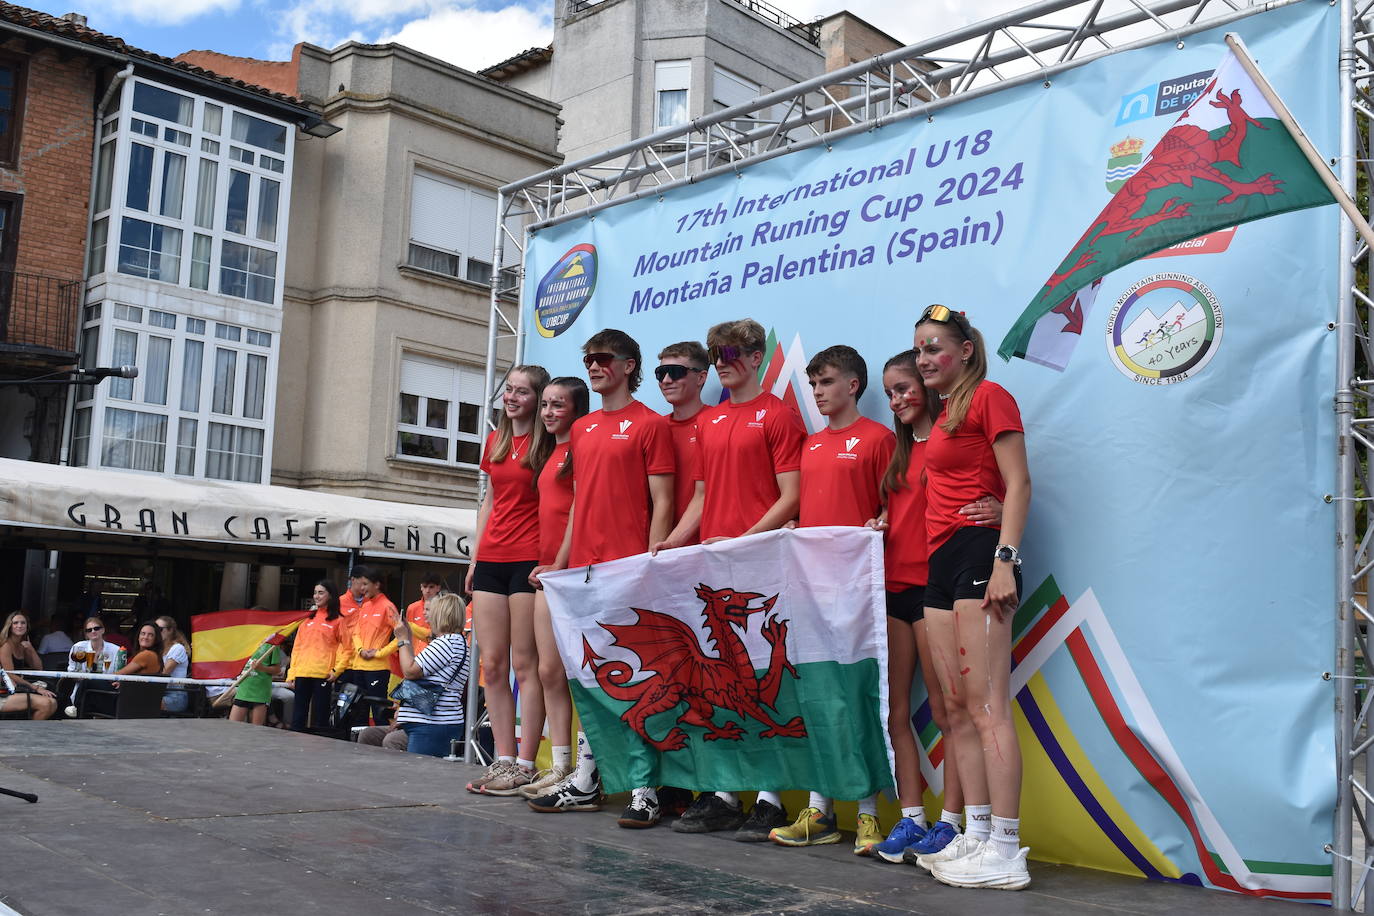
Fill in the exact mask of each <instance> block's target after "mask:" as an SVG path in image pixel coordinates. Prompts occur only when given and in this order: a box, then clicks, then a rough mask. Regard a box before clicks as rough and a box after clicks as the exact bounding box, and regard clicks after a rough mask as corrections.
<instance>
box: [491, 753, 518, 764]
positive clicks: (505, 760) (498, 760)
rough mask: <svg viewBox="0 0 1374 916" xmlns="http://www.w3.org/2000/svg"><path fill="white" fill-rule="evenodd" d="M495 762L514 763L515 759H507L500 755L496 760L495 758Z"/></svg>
mask: <svg viewBox="0 0 1374 916" xmlns="http://www.w3.org/2000/svg"><path fill="white" fill-rule="evenodd" d="M496 762H497V763H515V758H514V757H507V756H506V755H505V754H502V755H501V756H500V757H497V758H496Z"/></svg>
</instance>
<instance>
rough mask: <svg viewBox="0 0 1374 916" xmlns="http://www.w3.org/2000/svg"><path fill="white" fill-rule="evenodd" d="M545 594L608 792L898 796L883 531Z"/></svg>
mask: <svg viewBox="0 0 1374 916" xmlns="http://www.w3.org/2000/svg"><path fill="white" fill-rule="evenodd" d="M543 583H544V591H545V593H546V595H547V596H548V600H549V609H550V611H551V616H552V618H553V624H554V632H555V634H556V636H557V638H558V645H559V649H560V651H561V653H562V655H563V664H564V665H565V666H566V668H567V671H568V680H569V684H570V686H571V688H572V694H573V699H574V701H575V702H576V704H577V712H578V716H579V717H580V718H581V720H582V724H583V727H584V728H585V729H586V732H587V738H588V740H589V741H590V742H591V745H592V751H593V752H594V753H595V754H596V759H597V766H598V767H599V768H600V771H601V780H602V782H603V784H604V785H605V788H606V790H607V791H609V792H621V791H626V790H628V789H633V788H635V787H637V786H658V785H673V786H682V787H684V788H692V789H698V790H712V789H714V790H719V791H733V790H748V789H775V790H782V789H811V790H815V791H818V792H823V793H825V794H826V795H829V796H831V797H833V798H840V799H859V798H865V797H867V796H869V795H871V794H873V793H874V792H876V791H878V790H879V789H882V788H885V787H887V786H890V785H892V775H891V773H892V767H891V763H890V747H889V745H888V740H887V728H886V725H885V723H886V722H887V629H886V628H887V622H886V612H885V609H884V596H883V567H882V536H881V535H880V534H878V532H875V531H870V530H867V529H863V528H804V529H797V530H794V531H772V532H767V533H765V534H758V535H752V536H750V537H744V538H736V539H733V540H729V541H723V542H720V543H717V544H712V545H710V546H705V547H701V546H698V547H684V548H681V549H678V550H667V551H663V552H661V553H659V554H658V556H656V557H650V556H649V555H647V554H641V555H639V556H634V557H626V558H625V559H621V560H615V561H612V562H610V563H603V564H600V565H597V566H593V567H591V569H590V572H589V571H588V570H587V569H586V568H585V567H584V568H579V569H569V570H564V571H562V572H559V573H556V574H553V575H549V576H545V577H544V578H543Z"/></svg>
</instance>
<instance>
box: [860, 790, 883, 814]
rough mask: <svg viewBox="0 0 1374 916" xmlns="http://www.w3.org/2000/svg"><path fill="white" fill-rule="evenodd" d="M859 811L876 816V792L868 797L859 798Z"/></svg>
mask: <svg viewBox="0 0 1374 916" xmlns="http://www.w3.org/2000/svg"><path fill="white" fill-rule="evenodd" d="M859 813H860V814H871V815H873V816H874V817H877V816H878V793H876V792H874V793H873V794H872V795H870V796H868V798H861V799H859Z"/></svg>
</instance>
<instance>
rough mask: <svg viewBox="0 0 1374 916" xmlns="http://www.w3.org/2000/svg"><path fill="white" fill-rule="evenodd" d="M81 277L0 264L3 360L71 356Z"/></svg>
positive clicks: (36, 362) (44, 362)
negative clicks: (6, 267)
mask: <svg viewBox="0 0 1374 916" xmlns="http://www.w3.org/2000/svg"><path fill="white" fill-rule="evenodd" d="M81 285H82V284H81V281H80V280H79V279H72V278H67V277H52V276H47V275H44V274H32V273H23V272H20V271H15V270H0V359H3V360H4V362H5V364H6V365H8V366H22V365H32V366H34V367H36V368H37V367H44V366H60V365H68V364H70V363H72V362H74V361H75V354H76V320H77V313H78V311H79V309H80V307H81Z"/></svg>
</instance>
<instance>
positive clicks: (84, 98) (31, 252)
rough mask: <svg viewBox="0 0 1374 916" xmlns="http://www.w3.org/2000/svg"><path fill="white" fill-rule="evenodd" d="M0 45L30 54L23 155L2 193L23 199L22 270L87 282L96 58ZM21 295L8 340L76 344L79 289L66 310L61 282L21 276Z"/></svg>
mask: <svg viewBox="0 0 1374 916" xmlns="http://www.w3.org/2000/svg"><path fill="white" fill-rule="evenodd" d="M0 50H3V51H5V52H6V53H9V54H14V55H15V56H20V57H27V60H28V74H27V77H26V89H25V93H24V103H23V104H24V108H23V115H22V121H21V124H22V126H21V128H20V148H19V156H18V161H17V162H16V163H15V167H14V168H12V169H7V168H0V191H3V192H6V193H10V194H16V195H20V196H22V198H23V209H22V212H21V214H20V219H19V246H18V254H17V257H16V260H15V265H14V269H15V272H16V274H41V275H44V276H49V277H58V278H61V279H62V280H64V281H69V280H76V281H80V279H81V278H82V276H83V275H84V264H83V261H84V258H85V252H86V234H87V230H88V226H87V219H88V218H89V204H90V194H91V156H92V149H91V147H92V141H93V136H92V130H93V116H94V112H95V103H96V101H98V100H97V99H96V91H97V88H98V84H97V78H96V75H97V74H96V62H95V61H94V59H92V58H87V57H83V56H69V57H66V58H65V59H64V58H61V57H59V56H58V54H57V53H56V52H54V51H51V50H47V49H40V50H37V51H35V52H33V53H31V54H27V55H26V54H24V53H23V52H22V50H21V49H20V45H18V43H16V42H9V43H6V44H4V45H0ZM78 289H79V286H78ZM14 293H15V294H14V296H13V304H12V307H11V313H10V320H9V327H8V330H7V333H6V335H5V336H6V339H7V340H8V341H10V342H16V343H26V344H36V345H39V346H45V347H52V348H53V349H58V350H70V349H71V348H72V347H73V334H74V328H75V327H76V316H75V314H74V310H75V309H79V308H80V296H79V294H78V295H76V296H75V297H73V298H74V303H75V304H74V305H71V306H70V307H68V308H65V309H63V314H59V313H58V312H57V311H56V310H57V309H58V308H59V307H60V303H61V299H60V298H59V296H58V284H57V283H44V282H33V281H29V282H25V281H24V280H23V279H22V278H19V277H17V278H16V286H15V290H14ZM64 319H65V320H64Z"/></svg>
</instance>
